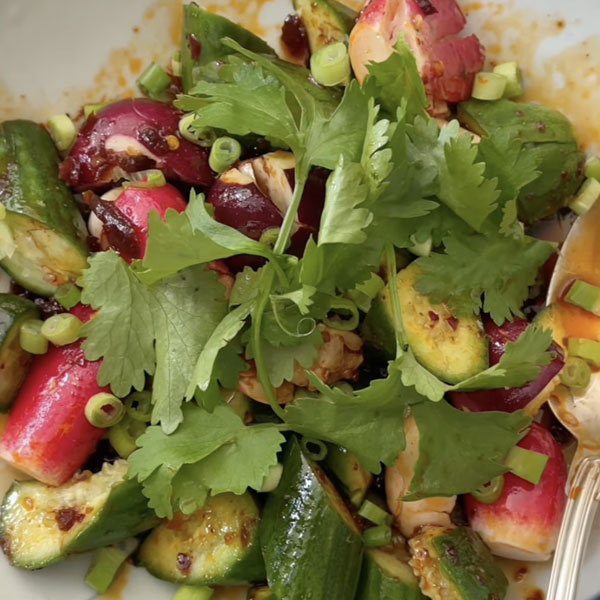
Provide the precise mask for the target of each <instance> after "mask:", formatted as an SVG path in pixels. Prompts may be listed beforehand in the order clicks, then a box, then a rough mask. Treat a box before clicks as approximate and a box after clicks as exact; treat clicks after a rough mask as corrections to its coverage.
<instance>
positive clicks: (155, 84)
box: [136, 63, 172, 102]
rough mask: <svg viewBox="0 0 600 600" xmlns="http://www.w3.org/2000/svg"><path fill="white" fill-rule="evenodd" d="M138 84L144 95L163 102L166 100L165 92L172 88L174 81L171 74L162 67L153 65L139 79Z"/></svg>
mask: <svg viewBox="0 0 600 600" xmlns="http://www.w3.org/2000/svg"><path fill="white" fill-rule="evenodd" d="M136 83H137V85H138V87H139V88H140V90H141V92H142V94H144V95H145V96H148V97H149V98H152V100H158V101H159V102H161V101H164V100H165V99H166V98H165V92H166V91H167V90H168V89H169V88H170V87H171V84H172V81H171V78H170V77H169V74H168V73H167V72H166V71H165V70H164V69H163V68H162V67H161V66H160V65H157V64H156V63H151V64H150V66H149V67H148V68H147V69H146V70H145V71H144V72H143V73H142V74H141V75H140V76H139V77H138V79H137V81H136Z"/></svg>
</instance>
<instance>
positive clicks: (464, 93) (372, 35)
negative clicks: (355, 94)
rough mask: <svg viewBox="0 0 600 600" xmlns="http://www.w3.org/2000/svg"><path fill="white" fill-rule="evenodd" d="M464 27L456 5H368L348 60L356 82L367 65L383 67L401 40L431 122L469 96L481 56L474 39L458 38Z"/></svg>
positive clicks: (429, 0) (434, 1)
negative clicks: (416, 71)
mask: <svg viewBox="0 0 600 600" xmlns="http://www.w3.org/2000/svg"><path fill="white" fill-rule="evenodd" d="M465 24H466V20H465V17H464V15H463V13H462V11H461V10H460V8H459V6H458V4H457V3H456V1H455V0H371V2H369V4H367V6H366V7H365V9H364V10H363V12H362V13H361V15H360V17H359V19H358V23H357V24H356V26H355V27H354V29H353V30H352V33H351V34H350V60H351V62H352V68H353V69H354V73H355V75H356V77H357V79H358V80H359V81H360V82H362V80H363V79H364V78H365V77H366V76H367V73H368V71H367V65H368V64H369V63H370V62H383V61H385V60H386V59H387V58H388V57H389V56H390V55H391V54H392V53H393V51H394V45H395V44H396V42H397V41H398V38H399V37H400V36H401V35H404V39H405V40H406V43H407V44H408V47H409V48H410V50H411V51H412V52H413V54H414V56H415V59H416V61H417V66H418V68H419V72H420V73H421V76H422V78H423V83H424V84H425V89H426V91H427V96H428V98H429V102H430V112H431V113H432V114H433V115H435V116H442V115H445V114H447V113H448V106H447V103H456V102H461V101H463V100H467V99H468V98H469V97H470V96H471V90H472V88H473V80H474V78H475V74H476V73H477V72H479V71H481V69H482V68H483V64H484V60H485V54H484V50H483V47H482V46H481V44H480V43H479V40H478V39H477V37H476V36H474V35H470V36H468V37H464V38H461V37H457V36H458V34H460V32H461V31H462V30H463V28H464V26H465Z"/></svg>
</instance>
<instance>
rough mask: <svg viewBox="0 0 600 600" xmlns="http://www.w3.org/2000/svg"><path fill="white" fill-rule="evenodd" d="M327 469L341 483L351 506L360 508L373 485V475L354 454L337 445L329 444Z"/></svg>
mask: <svg viewBox="0 0 600 600" xmlns="http://www.w3.org/2000/svg"><path fill="white" fill-rule="evenodd" d="M325 468H326V470H327V471H328V472H330V473H331V474H332V475H333V476H334V478H335V479H336V480H337V481H338V482H339V484H340V489H341V490H342V492H343V494H344V495H345V496H346V498H348V500H349V501H350V504H352V506H355V507H357V508H358V507H359V506H360V505H361V504H362V502H363V500H364V499H365V496H366V495H367V491H368V490H369V488H370V487H371V484H372V483H373V475H371V473H369V472H368V471H365V469H363V468H362V467H361V465H360V463H359V462H358V459H357V458H356V456H355V455H354V454H352V452H348V450H346V448H342V447H341V446H336V445H335V444H327V456H326V458H325Z"/></svg>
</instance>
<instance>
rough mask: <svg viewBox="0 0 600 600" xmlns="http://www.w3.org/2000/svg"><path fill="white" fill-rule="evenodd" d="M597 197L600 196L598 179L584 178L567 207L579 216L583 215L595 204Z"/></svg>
mask: <svg viewBox="0 0 600 600" xmlns="http://www.w3.org/2000/svg"><path fill="white" fill-rule="evenodd" d="M598 198H600V181H598V180H597V179H593V178H592V179H586V180H585V181H584V183H583V185H582V186H581V188H580V190H579V192H578V193H577V196H576V197H575V199H574V200H572V201H571V202H570V203H569V208H570V209H571V210H572V211H573V212H574V213H577V214H578V215H579V216H582V215H585V213H586V212H587V211H588V210H590V208H592V206H594V204H596V202H597V201H598Z"/></svg>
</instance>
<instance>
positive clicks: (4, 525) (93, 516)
mask: <svg viewBox="0 0 600 600" xmlns="http://www.w3.org/2000/svg"><path fill="white" fill-rule="evenodd" d="M127 468H128V466H127V462H125V461H117V462H116V463H115V464H114V465H110V464H105V465H104V467H103V469H102V471H100V472H99V473H95V474H94V475H89V476H87V477H85V476H82V477H79V478H76V479H73V480H72V481H71V482H69V483H68V484H65V485H63V486H60V487H51V486H48V485H45V484H43V483H39V482H37V481H19V482H16V483H14V484H13V485H12V487H11V488H10V489H9V490H8V492H7V494H6V496H5V497H4V501H3V503H2V509H1V512H0V546H2V550H4V553H5V554H6V556H7V557H8V559H9V561H10V562H11V564H13V565H14V566H16V567H20V568H22V569H40V568H42V567H47V566H49V565H51V564H54V563H56V562H58V561H60V560H62V559H63V558H65V556H67V555H68V554H73V553H76V552H87V551H88V550H93V549H95V548H100V547H102V546H107V545H109V544H116V543H118V542H121V541H122V540H124V539H126V538H128V537H131V536H133V535H137V534H138V533H141V532H142V531H146V530H147V529H151V528H152V527H154V525H156V523H157V522H158V519H157V518H156V516H155V514H154V512H153V511H151V510H150V509H148V500H147V499H146V498H145V497H144V496H143V495H142V491H141V488H140V486H139V484H138V483H137V482H135V481H133V480H126V479H125V478H126V475H127Z"/></svg>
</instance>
